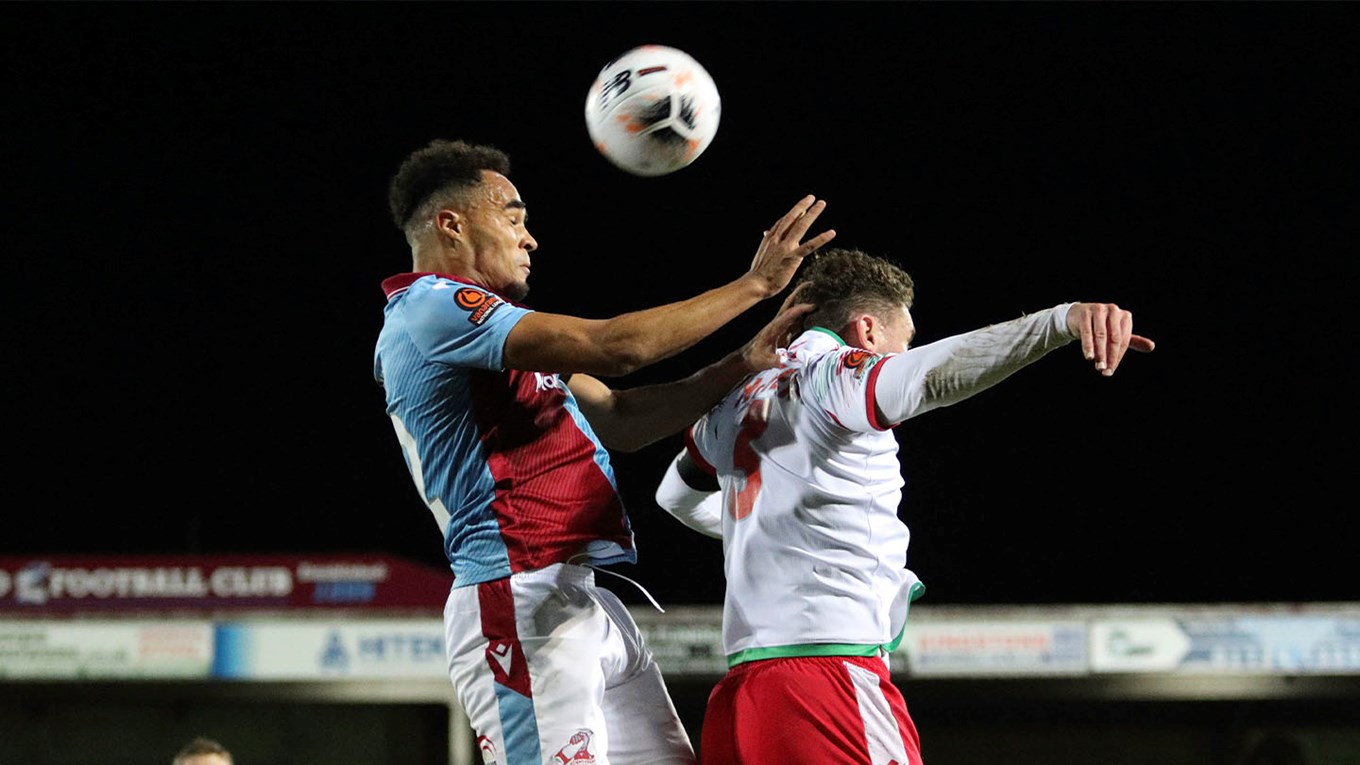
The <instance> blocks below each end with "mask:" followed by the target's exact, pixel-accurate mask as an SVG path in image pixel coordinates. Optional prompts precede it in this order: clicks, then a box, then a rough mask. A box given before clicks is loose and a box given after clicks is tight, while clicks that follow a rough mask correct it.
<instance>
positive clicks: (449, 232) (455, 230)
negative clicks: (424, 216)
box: [434, 207, 466, 239]
mask: <svg viewBox="0 0 1360 765" xmlns="http://www.w3.org/2000/svg"><path fill="white" fill-rule="evenodd" d="M464 225H466V221H465V220H464V218H463V216H462V214H460V213H459V212H458V211H457V210H450V209H449V208H447V207H443V208H440V209H439V210H438V211H437V212H436V213H435V214H434V228H435V231H438V232H439V233H440V234H441V235H443V236H445V237H448V238H450V239H457V238H460V237H461V236H462V235H463V226H464Z"/></svg>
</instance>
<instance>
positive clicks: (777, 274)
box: [505, 195, 836, 377]
mask: <svg viewBox="0 0 1360 765" xmlns="http://www.w3.org/2000/svg"><path fill="white" fill-rule="evenodd" d="M825 209H826V202H825V201H823V200H819V199H817V198H816V197H814V196H812V195H808V196H806V197H803V198H802V199H800V200H798V202H797V203H796V204H794V206H793V207H792V208H791V209H790V210H789V211H788V212H787V213H785V214H784V215H783V217H781V218H780V219H779V220H777V221H775V223H774V225H772V226H771V227H770V229H769V230H768V231H766V232H765V233H764V235H763V236H762V238H761V241H760V246H759V247H758V248H757V249H756V254H755V258H754V259H753V260H752V261H751V267H750V269H749V270H748V271H747V272H746V273H744V274H742V275H741V276H740V277H738V278H736V279H734V280H733V281H731V282H728V283H727V284H724V285H723V286H721V287H715V288H713V289H711V290H708V291H706V292H704V293H701V294H699V295H696V296H694V297H692V298H689V299H688V300H681V301H679V302H675V303H668V304H666V305H662V306H658V307H656V308H649V309H646V310H642V311H633V312H630V313H625V314H621V315H619V316H615V317H613V318H611V319H582V318H577V317H574V316H566V315H562V314H551V313H544V312H535V313H532V314H529V315H527V316H525V317H524V318H523V319H522V320H520V322H519V323H518V324H517V325H516V326H515V328H514V329H513V330H511V332H510V334H509V336H508V337H507V338H506V342H505V364H506V366H508V367H510V368H514V369H526V370H536V371H541V370H549V371H554V372H564V373H570V372H585V373H587V374H594V375H600V376H605V377H614V376H621V375H626V374H628V373H630V372H633V371H636V370H637V369H639V368H641V367H644V366H647V365H648V364H653V363H655V362H657V361H660V360H662V359H665V358H668V357H670V356H673V355H675V354H676V353H679V352H681V351H683V350H685V349H686V348H689V347H690V346H692V345H694V344H695V343H697V342H698V341H700V340H702V339H703V338H705V337H707V336H708V335H710V334H712V333H713V332H715V331H716V330H718V328H720V327H722V326H723V325H724V324H726V323H727V322H729V321H731V320H732V319H734V318H736V317H737V316H739V315H740V314H742V313H743V312H745V311H746V310H748V309H749V308H751V307H752V306H754V305H755V304H756V303H759V302H760V301H762V300H765V299H766V298H769V297H772V296H774V295H776V294H778V293H779V292H780V291H781V290H783V289H784V288H785V287H786V286H788V283H789V281H790V280H791V279H792V278H793V275H794V272H796V271H797V270H798V266H799V265H801V264H802V262H803V259H804V258H805V257H807V255H809V254H810V253H812V252H814V251H816V250H817V249H818V248H819V247H821V246H822V245H824V244H826V243H827V242H829V241H831V240H832V238H834V237H835V235H836V232H835V231H834V230H827V231H823V232H822V233H820V234H817V235H816V236H814V237H812V238H810V239H806V241H805V240H804V237H806V236H807V233H808V230H809V229H810V228H811V227H812V225H813V224H814V223H815V222H816V221H817V218H818V216H820V215H821V214H822V211H823V210H825Z"/></svg>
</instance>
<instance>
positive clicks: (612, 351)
mask: <svg viewBox="0 0 1360 765" xmlns="http://www.w3.org/2000/svg"><path fill="white" fill-rule="evenodd" d="M654 361H657V359H654V358H650V357H649V356H648V355H647V354H646V353H645V351H644V350H643V349H642V348H640V347H633V346H631V345H629V344H622V343H620V344H615V345H613V347H611V348H609V350H608V352H607V353H605V354H604V355H603V356H602V358H601V359H600V368H599V369H598V370H595V374H599V375H604V376H607V377H623V376H624V375H630V374H632V373H634V372H636V371H638V370H639V369H642V368H643V367H645V366H647V365H648V364H651V363H653V362H654Z"/></svg>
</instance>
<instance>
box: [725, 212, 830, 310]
mask: <svg viewBox="0 0 1360 765" xmlns="http://www.w3.org/2000/svg"><path fill="white" fill-rule="evenodd" d="M824 210H826V200H825V199H817V198H816V197H814V196H813V195H811V194H809V195H807V196H805V197H803V198H802V199H800V200H798V202H797V203H795V204H794V206H793V207H792V208H791V209H790V210H789V211H788V212H787V213H784V216H783V217H782V218H780V219H779V220H777V221H775V222H774V225H773V226H771V227H770V229H769V230H768V231H766V232H765V234H764V236H763V237H761V240H760V246H759V247H757V248H756V256H755V258H754V259H753V260H752V261H751V270H750V271H748V272H747V274H746V275H747V276H748V277H751V278H752V279H757V280H760V283H761V284H762V285H763V289H764V292H765V296H766V297H771V296H773V295H775V294H777V293H778V292H779V291H780V290H782V289H784V288H785V287H787V286H788V284H789V282H790V281H792V280H793V275H794V273H795V272H797V271H798V267H799V266H800V265H802V264H803V258H806V257H807V256H808V255H811V254H812V253H814V252H816V251H817V250H818V249H819V248H820V247H822V245H824V244H826V243H827V242H829V241H831V240H832V239H834V238H835V237H836V231H835V230H834V229H827V230H826V231H823V232H822V233H820V234H818V235H817V236H814V237H813V238H811V239H809V240H807V241H806V242H804V241H803V237H805V236H807V232H808V229H810V228H812V224H814V223H816V222H817V218H818V217H819V216H821V214H822V211H824Z"/></svg>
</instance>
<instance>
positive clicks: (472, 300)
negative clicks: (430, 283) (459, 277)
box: [453, 287, 503, 327]
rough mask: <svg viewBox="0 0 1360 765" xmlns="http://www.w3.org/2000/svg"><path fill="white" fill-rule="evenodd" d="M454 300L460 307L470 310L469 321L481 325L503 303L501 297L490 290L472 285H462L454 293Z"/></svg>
mask: <svg viewBox="0 0 1360 765" xmlns="http://www.w3.org/2000/svg"><path fill="white" fill-rule="evenodd" d="M453 302H454V304H455V305H457V306H458V307H459V308H461V309H463V310H464V311H467V312H468V321H470V322H472V323H473V324H476V325H477V326H479V327H480V326H481V325H482V322H484V321H486V318H487V317H488V316H490V315H491V314H492V313H493V312H494V311H495V310H496V309H497V308H500V307H501V305H502V304H503V301H502V300H501V299H500V298H498V297H496V296H495V295H492V294H491V293H490V292H483V291H481V290H478V289H473V288H472V287H462V288H460V289H459V290H458V291H457V292H455V293H453Z"/></svg>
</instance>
